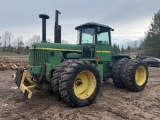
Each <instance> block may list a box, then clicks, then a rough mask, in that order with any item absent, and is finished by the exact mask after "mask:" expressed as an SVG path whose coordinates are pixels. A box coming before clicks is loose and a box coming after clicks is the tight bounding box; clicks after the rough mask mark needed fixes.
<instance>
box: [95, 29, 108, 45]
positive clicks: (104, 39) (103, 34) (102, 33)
mask: <svg viewBox="0 0 160 120" xmlns="http://www.w3.org/2000/svg"><path fill="white" fill-rule="evenodd" d="M97 44H105V45H109V32H108V31H106V30H99V31H98V33H97Z"/></svg>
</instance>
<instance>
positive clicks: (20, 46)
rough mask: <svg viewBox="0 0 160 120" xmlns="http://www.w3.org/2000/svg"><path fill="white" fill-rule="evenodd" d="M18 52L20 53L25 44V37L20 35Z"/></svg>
mask: <svg viewBox="0 0 160 120" xmlns="http://www.w3.org/2000/svg"><path fill="white" fill-rule="evenodd" d="M16 40H17V53H18V54H20V51H21V49H22V47H23V46H24V43H23V37H22V36H19V37H18V38H17V39H16Z"/></svg>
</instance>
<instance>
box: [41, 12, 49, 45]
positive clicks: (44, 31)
mask: <svg viewBox="0 0 160 120" xmlns="http://www.w3.org/2000/svg"><path fill="white" fill-rule="evenodd" d="M39 17H40V18H42V42H47V41H46V19H49V16H48V15H46V14H40V15H39Z"/></svg>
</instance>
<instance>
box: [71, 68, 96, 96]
mask: <svg viewBox="0 0 160 120" xmlns="http://www.w3.org/2000/svg"><path fill="white" fill-rule="evenodd" d="M95 88H96V78H95V76H94V75H93V73H92V72H90V71H87V70H85V71H82V72H80V73H79V74H78V75H77V76H76V79H75V81H74V88H73V89H74V93H75V95H76V96H77V97H78V98H80V99H87V98H89V97H90V96H91V95H92V94H93V92H94V91H95Z"/></svg>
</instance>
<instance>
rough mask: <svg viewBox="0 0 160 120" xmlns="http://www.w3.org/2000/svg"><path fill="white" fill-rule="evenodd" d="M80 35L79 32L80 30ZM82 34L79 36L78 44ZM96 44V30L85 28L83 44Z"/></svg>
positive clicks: (83, 30)
mask: <svg viewBox="0 0 160 120" xmlns="http://www.w3.org/2000/svg"><path fill="white" fill-rule="evenodd" d="M78 33H79V30H78ZM79 36H80V34H78V43H79V41H80V37H79ZM86 43H89V44H94V43H95V29H94V28H83V29H82V38H81V44H86Z"/></svg>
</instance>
